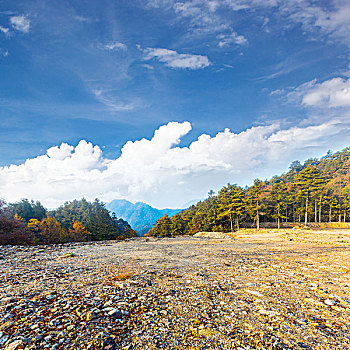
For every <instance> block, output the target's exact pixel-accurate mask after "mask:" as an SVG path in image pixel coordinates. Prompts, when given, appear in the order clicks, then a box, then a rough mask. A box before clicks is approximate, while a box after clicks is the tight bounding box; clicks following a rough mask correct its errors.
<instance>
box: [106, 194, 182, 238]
mask: <svg viewBox="0 0 350 350" xmlns="http://www.w3.org/2000/svg"><path fill="white" fill-rule="evenodd" d="M106 208H107V209H108V210H110V211H111V212H114V213H115V214H116V215H117V217H120V218H122V219H124V220H126V221H127V222H128V223H129V224H130V225H131V227H132V228H133V229H134V230H135V231H137V233H138V235H139V236H143V235H144V234H145V233H147V232H148V231H149V230H150V229H151V228H152V227H153V224H155V223H156V221H157V220H158V219H159V218H161V217H162V216H164V215H165V214H167V215H168V216H169V217H170V216H173V215H175V214H177V213H179V212H180V211H182V210H183V209H169V208H165V209H157V208H153V207H151V206H150V205H149V204H146V203H144V202H136V203H132V202H129V201H128V200H126V199H114V200H112V201H111V202H109V203H106Z"/></svg>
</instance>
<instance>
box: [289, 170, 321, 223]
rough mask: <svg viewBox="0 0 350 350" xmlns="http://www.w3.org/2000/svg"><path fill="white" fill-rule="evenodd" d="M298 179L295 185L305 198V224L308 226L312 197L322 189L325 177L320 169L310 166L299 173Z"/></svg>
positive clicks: (300, 194)
mask: <svg viewBox="0 0 350 350" xmlns="http://www.w3.org/2000/svg"><path fill="white" fill-rule="evenodd" d="M296 180H297V181H296V183H295V186H297V187H298V188H299V193H298V195H299V196H300V197H301V198H304V199H305V226H307V224H308V210H309V200H310V197H314V196H316V195H317V194H318V193H319V192H320V191H321V189H322V188H323V186H324V184H325V179H324V177H323V176H322V173H321V171H320V170H319V169H317V168H316V167H314V166H308V167H307V168H305V169H303V170H302V171H301V172H300V173H299V174H298V177H297V179H296Z"/></svg>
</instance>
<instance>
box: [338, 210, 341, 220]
mask: <svg viewBox="0 0 350 350" xmlns="http://www.w3.org/2000/svg"><path fill="white" fill-rule="evenodd" d="M338 221H339V222H341V212H340V213H339V220H338Z"/></svg>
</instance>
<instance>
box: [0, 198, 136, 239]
mask: <svg viewBox="0 0 350 350" xmlns="http://www.w3.org/2000/svg"><path fill="white" fill-rule="evenodd" d="M133 236H136V232H135V231H134V230H133V229H132V228H131V227H130V225H129V224H128V223H127V222H126V221H125V220H123V219H120V218H119V219H118V218H117V217H116V215H115V214H114V213H110V212H109V211H108V210H107V209H106V207H105V205H104V203H102V202H101V201H99V200H98V199H96V200H95V201H94V202H88V201H87V200H86V199H82V200H74V201H72V202H66V203H65V204H64V205H62V206H60V207H59V208H58V209H56V210H52V211H48V210H47V209H46V208H45V207H44V206H43V205H42V204H41V203H40V202H38V201H37V202H34V201H29V200H27V199H23V200H21V201H19V202H16V203H10V204H6V203H5V202H4V201H2V200H0V245H7V244H12V245H14V244H31V245H34V244H51V243H67V242H80V241H100V240H110V239H112V240H114V239H125V238H128V237H133Z"/></svg>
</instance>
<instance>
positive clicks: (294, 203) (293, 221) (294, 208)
mask: <svg viewBox="0 0 350 350" xmlns="http://www.w3.org/2000/svg"><path fill="white" fill-rule="evenodd" d="M294 207H295V203H294V202H293V223H294V222H295V208H294Z"/></svg>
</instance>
